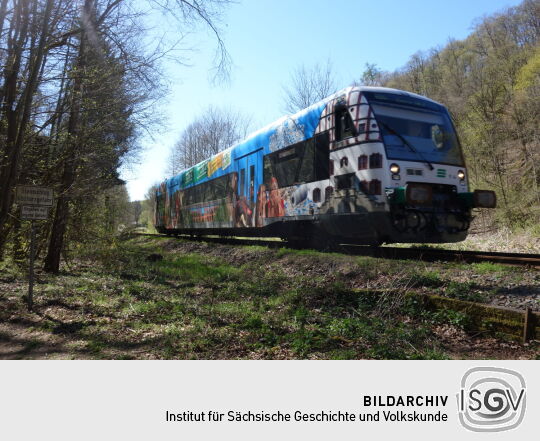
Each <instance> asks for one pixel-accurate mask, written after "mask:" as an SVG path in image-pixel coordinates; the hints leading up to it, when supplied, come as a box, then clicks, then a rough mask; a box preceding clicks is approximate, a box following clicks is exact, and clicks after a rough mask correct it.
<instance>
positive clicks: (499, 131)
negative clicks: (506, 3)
mask: <svg viewBox="0 0 540 441" xmlns="http://www.w3.org/2000/svg"><path fill="white" fill-rule="evenodd" d="M539 36H540V2H538V1H537V0H525V1H524V2H523V3H521V4H520V5H519V6H517V7H514V8H510V9H508V10H507V11H506V12H504V13H499V14H495V15H492V16H488V17H485V18H483V19H481V20H479V21H478V23H477V24H476V26H475V27H474V31H473V32H472V33H471V34H470V36H469V37H468V38H466V39H465V40H453V41H450V42H448V44H447V45H446V46H444V47H442V48H434V49H432V50H430V51H428V52H427V53H422V52H418V53H416V54H414V55H412V56H411V57H410V59H409V61H408V63H407V64H406V65H405V66H404V67H403V68H401V69H399V70H398V71H396V72H393V73H383V72H379V71H377V70H376V69H373V70H372V71H371V72H368V75H364V78H367V79H368V81H369V80H371V81H373V82H379V84H383V85H385V86H388V87H395V88H398V89H404V90H409V91H411V92H416V93H419V94H421V95H425V96H428V97H430V98H432V99H434V100H436V101H439V102H441V103H443V104H444V105H446V106H447V107H448V108H449V109H450V112H451V114H452V117H453V119H454V122H455V124H456V126H457V129H458V133H459V134H460V135H461V144H462V147H463V149H464V153H465V159H466V163H467V167H468V168H469V176H470V177H471V180H472V182H471V184H472V186H473V187H477V188H480V187H485V188H490V189H493V190H495V191H496V192H497V198H498V209H497V210H496V211H495V214H494V216H493V217H492V218H491V219H489V223H490V226H491V227H492V228H497V227H501V226H506V227H509V228H510V229H512V230H516V229H518V230H519V229H526V230H527V231H529V232H530V233H531V234H534V235H536V236H537V235H539V234H540V230H539V229H538V226H539V225H540V188H539V185H540V175H539V173H540V169H539V166H538V164H539V161H540V125H539V124H538V121H539V117H540V44H539Z"/></svg>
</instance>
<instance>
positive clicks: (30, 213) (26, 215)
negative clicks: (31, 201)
mask: <svg viewBox="0 0 540 441" xmlns="http://www.w3.org/2000/svg"><path fill="white" fill-rule="evenodd" d="M48 216H49V207H40V206H39V205H23V206H22V207H21V219H22V220H43V219H47V217H48Z"/></svg>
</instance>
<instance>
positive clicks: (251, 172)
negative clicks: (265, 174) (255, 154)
mask: <svg viewBox="0 0 540 441" xmlns="http://www.w3.org/2000/svg"><path fill="white" fill-rule="evenodd" d="M249 200H250V201H251V202H254V201H255V166H254V165H250V166H249Z"/></svg>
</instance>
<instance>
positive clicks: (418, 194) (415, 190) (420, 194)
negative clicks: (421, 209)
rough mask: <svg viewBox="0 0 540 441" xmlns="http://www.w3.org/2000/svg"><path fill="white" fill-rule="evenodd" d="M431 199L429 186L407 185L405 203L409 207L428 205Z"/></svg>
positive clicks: (431, 194)
mask: <svg viewBox="0 0 540 441" xmlns="http://www.w3.org/2000/svg"><path fill="white" fill-rule="evenodd" d="M432 199H433V190H432V188H431V186H429V185H425V184H407V190H406V201H407V203H408V204H409V205H428V204H430V203H431V201H432Z"/></svg>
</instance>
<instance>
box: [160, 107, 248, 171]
mask: <svg viewBox="0 0 540 441" xmlns="http://www.w3.org/2000/svg"><path fill="white" fill-rule="evenodd" d="M250 125H251V119H250V118H249V117H246V116H244V115H242V114H241V113H239V112H235V111H232V110H226V109H221V108H216V107H209V108H208V109H206V110H205V111H204V112H202V114H201V115H200V116H198V117H197V118H196V119H195V120H194V121H193V122H192V123H191V124H190V125H189V126H187V128H186V129H185V130H184V131H183V132H182V133H181V134H180V138H179V139H178V141H177V142H176V144H175V145H174V147H173V148H172V151H171V154H170V156H169V161H168V169H167V172H168V174H169V175H171V176H172V175H176V174H178V173H180V172H181V171H182V170H184V169H186V168H188V167H191V166H193V165H195V164H197V163H198V162H200V161H202V160H204V159H207V158H209V157H210V156H212V155H215V154H216V153H218V152H221V151H222V150H225V149H226V148H228V147H230V146H232V145H233V144H234V143H236V142H238V141H240V140H241V139H242V138H244V137H245V136H246V135H247V133H248V130H249V127H250Z"/></svg>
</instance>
